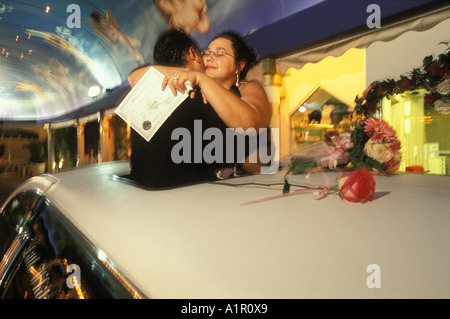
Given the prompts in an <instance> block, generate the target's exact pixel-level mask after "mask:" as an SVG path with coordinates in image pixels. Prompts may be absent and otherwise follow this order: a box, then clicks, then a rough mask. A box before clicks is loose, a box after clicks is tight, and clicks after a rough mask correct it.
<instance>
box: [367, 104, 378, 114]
mask: <svg viewBox="0 0 450 319" xmlns="http://www.w3.org/2000/svg"><path fill="white" fill-rule="evenodd" d="M377 109H378V106H377V105H376V104H368V105H367V112H368V113H369V114H373V113H375V112H376V111H377Z"/></svg>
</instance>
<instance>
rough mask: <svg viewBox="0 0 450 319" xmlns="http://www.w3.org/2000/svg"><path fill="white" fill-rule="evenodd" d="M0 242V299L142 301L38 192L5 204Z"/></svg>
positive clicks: (105, 260) (98, 252)
mask: <svg viewBox="0 0 450 319" xmlns="http://www.w3.org/2000/svg"><path fill="white" fill-rule="evenodd" d="M0 240H1V241H0V243H1V244H2V245H3V246H2V247H1V254H2V256H3V259H2V261H1V263H0V276H1V277H0V284H1V285H0V296H1V297H2V298H25V299H28V298H30V299H34V298H36V299H53V298H56V299H87V298H101V299H104V298H140V297H142V295H141V293H140V292H138V291H137V290H136V289H135V288H134V287H133V286H132V285H131V284H130V283H129V282H128V281H127V280H126V279H125V278H124V277H123V276H122V275H121V274H120V272H119V271H118V270H117V269H116V268H115V267H114V265H113V264H112V262H111V261H109V260H108V259H107V258H106V257H105V255H104V254H103V253H102V252H101V251H100V250H97V249H95V248H94V247H93V245H92V244H91V243H90V242H89V241H88V240H87V239H86V238H84V236H83V235H82V234H81V233H79V231H77V230H76V229H75V228H74V227H73V225H71V223H70V222H69V221H68V220H67V219H66V218H65V217H64V216H63V215H62V214H61V213H60V212H59V211H58V210H57V209H56V208H55V207H54V206H53V205H52V203H51V202H50V201H49V200H48V199H46V198H45V197H44V196H42V195H39V193H38V192H32V191H27V192H24V193H20V194H18V195H17V196H15V197H14V198H13V199H11V200H10V201H9V204H8V205H7V206H6V207H5V208H4V210H3V211H2V214H1V216H0Z"/></svg>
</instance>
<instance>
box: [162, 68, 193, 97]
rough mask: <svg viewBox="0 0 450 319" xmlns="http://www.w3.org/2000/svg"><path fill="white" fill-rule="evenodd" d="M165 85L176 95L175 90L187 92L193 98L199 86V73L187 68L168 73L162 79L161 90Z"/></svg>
mask: <svg viewBox="0 0 450 319" xmlns="http://www.w3.org/2000/svg"><path fill="white" fill-rule="evenodd" d="M167 86H168V87H169V88H170V90H171V91H172V93H173V95H174V96H176V95H177V92H180V93H182V94H184V93H186V92H187V93H190V96H191V98H193V97H194V96H195V93H196V92H197V90H198V86H199V73H198V72H192V71H188V70H184V71H176V72H172V73H169V74H167V75H166V76H165V77H164V79H163V81H162V84H161V90H163V91H164V90H165V89H166V88H167Z"/></svg>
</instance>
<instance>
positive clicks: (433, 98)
mask: <svg viewBox="0 0 450 319" xmlns="http://www.w3.org/2000/svg"><path fill="white" fill-rule="evenodd" d="M424 100H425V105H428V106H433V104H434V102H436V101H437V97H436V96H435V95H433V94H425V96H424Z"/></svg>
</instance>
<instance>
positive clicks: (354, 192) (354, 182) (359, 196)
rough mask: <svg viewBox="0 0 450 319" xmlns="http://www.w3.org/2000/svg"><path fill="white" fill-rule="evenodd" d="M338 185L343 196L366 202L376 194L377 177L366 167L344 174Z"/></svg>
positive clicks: (347, 198) (353, 200)
mask: <svg viewBox="0 0 450 319" xmlns="http://www.w3.org/2000/svg"><path fill="white" fill-rule="evenodd" d="M338 186H339V194H340V195H341V197H342V198H343V199H344V200H348V201H350V202H356V203H357V202H360V203H365V202H367V201H369V200H371V199H372V198H373V195H374V194H375V179H374V177H373V175H372V174H371V173H370V172H369V170H367V169H366V168H360V169H357V170H356V171H353V172H349V173H344V174H342V175H341V177H340V178H339V181H338Z"/></svg>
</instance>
